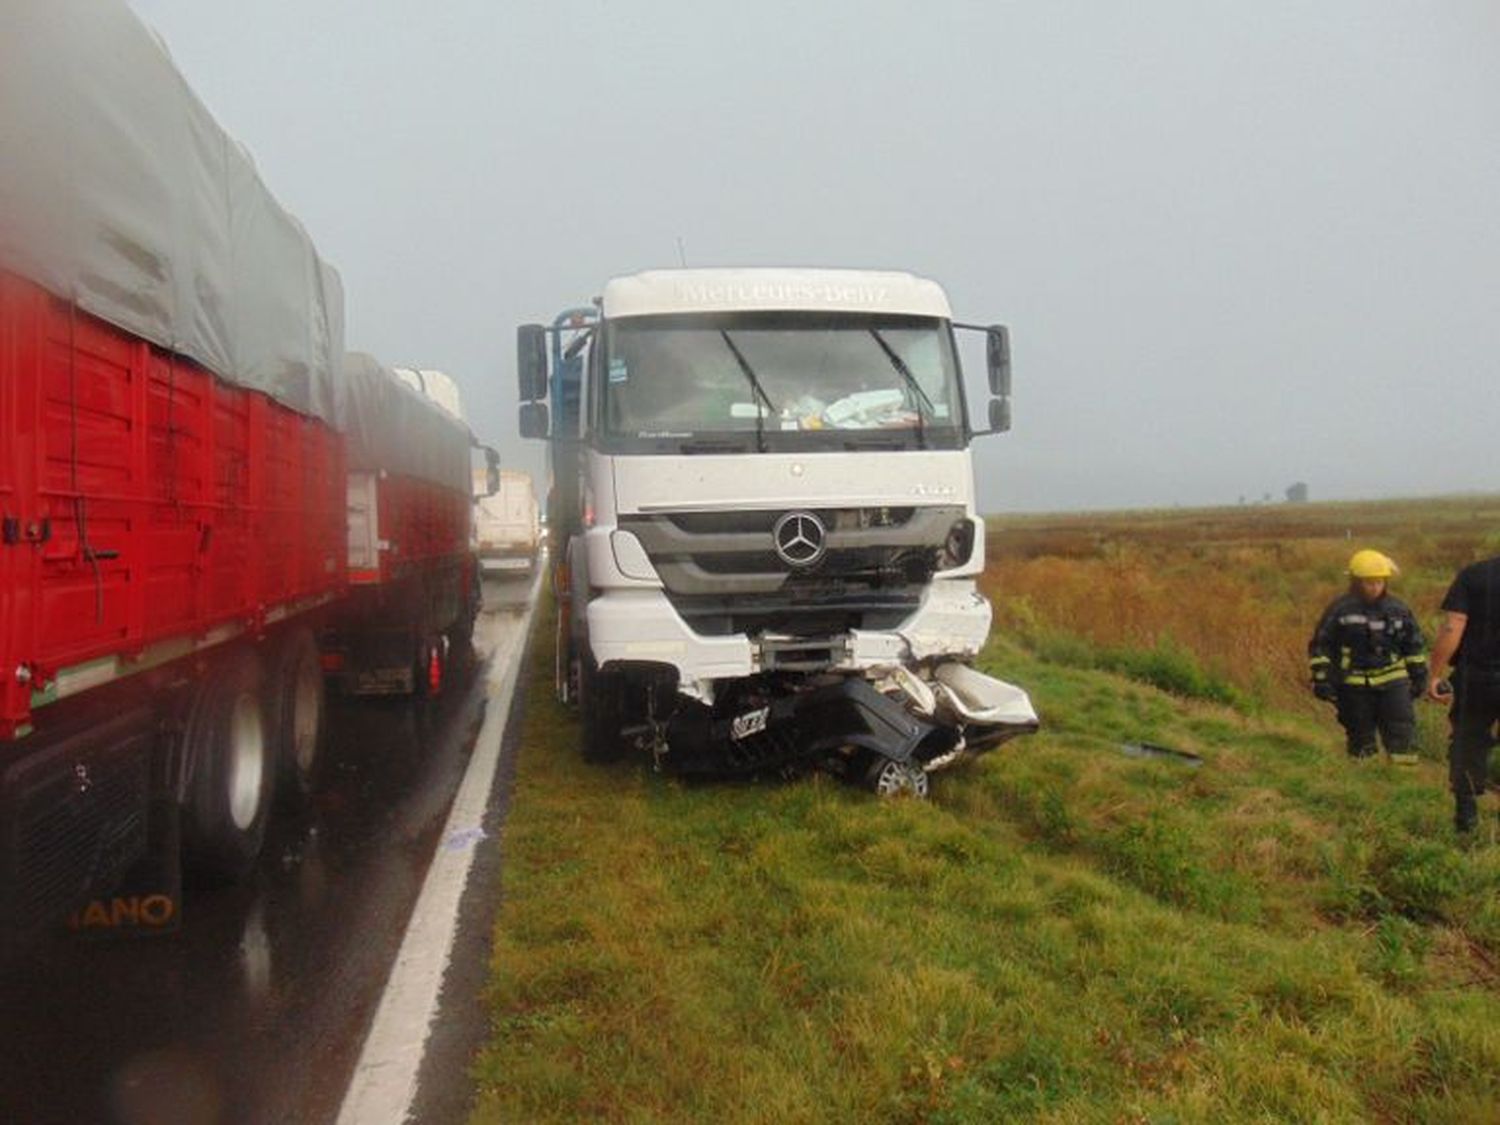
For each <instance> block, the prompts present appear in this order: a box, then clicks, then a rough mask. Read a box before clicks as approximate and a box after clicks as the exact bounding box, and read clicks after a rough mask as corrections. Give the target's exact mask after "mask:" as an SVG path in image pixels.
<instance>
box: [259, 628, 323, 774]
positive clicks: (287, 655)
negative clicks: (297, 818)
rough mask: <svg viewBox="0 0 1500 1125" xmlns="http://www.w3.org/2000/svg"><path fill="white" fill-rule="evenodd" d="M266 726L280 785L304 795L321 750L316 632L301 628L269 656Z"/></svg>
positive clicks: (320, 672)
mask: <svg viewBox="0 0 1500 1125" xmlns="http://www.w3.org/2000/svg"><path fill="white" fill-rule="evenodd" d="M268 664H269V668H270V687H269V689H268V690H267V692H266V729H267V731H268V732H269V734H270V739H271V745H272V753H271V761H273V762H274V763H276V769H277V773H278V776H279V778H280V781H281V787H282V790H283V791H284V792H285V793H286V795H287V796H290V797H293V798H301V797H306V796H307V795H308V794H310V793H311V792H312V791H313V787H314V785H315V783H316V781H317V775H318V767H319V766H320V765H321V764H322V760H323V759H322V749H323V716H324V692H323V665H322V663H321V662H320V660H319V659H318V646H317V643H316V642H315V641H314V640H313V637H312V633H310V632H309V631H308V630H306V629H298V630H297V631H296V632H295V633H293V634H292V635H291V636H290V637H288V638H287V639H286V640H285V642H284V643H282V645H281V646H280V647H279V648H277V649H276V650H275V651H274V652H273V653H272V655H271V658H270V660H269V662H268Z"/></svg>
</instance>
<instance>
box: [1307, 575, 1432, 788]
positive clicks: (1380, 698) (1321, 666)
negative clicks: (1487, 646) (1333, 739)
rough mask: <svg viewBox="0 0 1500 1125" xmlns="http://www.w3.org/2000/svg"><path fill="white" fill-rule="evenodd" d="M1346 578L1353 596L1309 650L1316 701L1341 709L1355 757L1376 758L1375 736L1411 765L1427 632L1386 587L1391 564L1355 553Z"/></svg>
mask: <svg viewBox="0 0 1500 1125" xmlns="http://www.w3.org/2000/svg"><path fill="white" fill-rule="evenodd" d="M1348 573H1349V590H1348V592H1347V593H1345V594H1343V595H1342V596H1341V597H1338V598H1335V599H1334V601H1333V603H1332V604H1331V605H1330V606H1329V607H1328V608H1327V609H1326V610H1324V611H1323V616H1322V618H1321V619H1320V620H1319V621H1318V627H1317V629H1315V630H1314V631H1313V636H1312V640H1311V641H1310V642H1309V643H1308V646H1307V655H1308V665H1309V667H1310V670H1311V672H1312V690H1313V694H1314V695H1315V696H1317V697H1318V698H1319V699H1321V700H1324V701H1326V702H1329V703H1333V704H1335V705H1337V707H1338V717H1339V724H1340V725H1341V726H1342V727H1343V728H1344V733H1345V735H1346V736H1347V742H1348V747H1349V756H1350V757H1352V758H1369V757H1372V756H1373V755H1374V754H1375V752H1376V750H1377V749H1378V745H1377V740H1376V736H1377V734H1378V735H1379V741H1380V742H1383V743H1384V744H1385V751H1386V753H1387V754H1389V755H1390V756H1391V761H1393V762H1397V763H1400V764H1402V765H1411V764H1413V763H1415V762H1416V760H1417V756H1416V754H1415V753H1414V752H1413V750H1412V740H1413V736H1414V734H1415V732H1416V716H1415V713H1414V712H1413V710H1412V700H1413V699H1415V698H1416V697H1417V696H1419V695H1421V694H1422V693H1423V692H1424V691H1426V690H1427V658H1426V656H1425V655H1424V654H1423V651H1422V648H1423V645H1422V629H1421V627H1420V626H1419V625H1418V624H1417V620H1416V618H1415V617H1413V616H1412V613H1411V610H1409V609H1408V608H1407V607H1406V603H1404V602H1403V601H1401V600H1400V599H1399V598H1395V597H1392V596H1391V594H1390V592H1389V590H1388V588H1387V587H1388V585H1389V582H1390V580H1391V578H1392V577H1394V576H1395V575H1396V574H1397V573H1399V572H1398V570H1397V568H1396V564H1395V563H1394V562H1392V561H1391V560H1390V559H1389V558H1387V557H1386V556H1385V555H1383V554H1381V553H1380V552H1379V551H1371V550H1363V551H1356V552H1354V555H1353V557H1352V558H1350V560H1349V571H1348Z"/></svg>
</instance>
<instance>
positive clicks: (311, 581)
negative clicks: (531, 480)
mask: <svg viewBox="0 0 1500 1125" xmlns="http://www.w3.org/2000/svg"><path fill="white" fill-rule="evenodd" d="M5 25H6V26H5V31H4V34H3V35H0V944H7V945H14V944H16V943H17V942H18V941H20V940H21V939H23V938H24V937H25V936H26V935H27V934H28V933H34V932H37V931H39V930H40V929H41V928H43V927H45V926H47V925H49V924H53V923H55V922H57V921H59V920H60V919H61V918H62V917H64V916H66V915H67V914H68V913H69V912H70V911H76V910H78V909H79V908H80V907H83V906H85V904H87V905H86V908H85V909H83V910H82V911H81V912H80V913H78V914H75V919H76V920H78V921H79V922H80V923H81V924H82V925H84V926H96V925H97V926H111V925H121V926H125V925H129V926H140V927H168V926H170V925H172V924H173V923H175V921H176V919H177V918H178V916H179V915H180V896H179V894H178V884H179V875H180V871H181V869H182V865H185V866H186V868H187V869H188V870H190V871H197V872H199V873H201V874H203V875H204V876H206V877H209V878H214V879H224V878H232V877H235V876H237V875H239V874H242V873H243V872H245V871H246V870H247V869H248V867H249V865H250V864H251V863H252V862H253V860H254V858H255V856H256V854H257V853H258V851H259V848H260V846H261V842H262V840H263V838H264V832H265V825H266V820H267V816H268V815H269V808H270V804H271V795H272V789H273V785H274V783H275V780H276V778H277V777H278V776H280V777H282V778H284V779H287V780H288V782H289V784H290V785H291V786H292V787H293V788H295V787H297V786H305V785H306V784H308V782H309V780H310V778H311V776H312V774H313V771H314V769H315V766H316V760H317V750H318V746H319V741H320V739H319V736H320V732H321V728H322V725H323V721H324V719H323V686H324V674H323V668H324V665H325V664H340V663H342V664H343V666H346V667H347V666H349V665H350V664H358V663H360V662H366V663H369V662H372V661H371V658H369V657H367V656H365V651H366V649H369V650H371V651H372V652H373V651H376V650H378V649H379V647H380V645H382V644H384V643H386V641H387V639H388V638H389V637H390V636H392V635H405V636H407V637H408V638H416V639H414V640H412V639H409V641H408V644H409V647H415V646H416V645H417V644H418V643H420V644H422V645H425V646H426V647H425V648H423V649H422V650H421V651H420V652H419V653H418V654H417V655H415V656H413V655H411V654H410V653H407V654H405V655H406V664H407V667H408V680H409V681H410V683H409V685H408V686H415V685H416V684H418V683H420V682H426V683H429V684H432V683H435V682H436V680H437V679H440V673H441V657H442V656H443V655H444V654H446V652H447V648H446V645H447V644H448V643H451V642H452V641H453V640H454V639H457V638H460V637H462V636H463V635H464V631H465V629H466V628H467V627H468V625H469V624H470V623H471V622H472V607H473V603H474V598H475V591H474V589H473V587H472V578H473V561H472V556H471V554H470V551H469V542H468V539H469V526H468V510H469V504H470V498H471V484H470V474H469V470H468V464H469V444H470V440H471V439H470V438H469V435H468V431H467V429H466V428H464V427H462V426H461V425H459V426H458V427H457V428H455V427H453V426H447V427H446V428H445V427H444V426H443V425H442V419H441V418H438V417H434V416H431V415H432V412H431V411H429V410H428V409H427V406H426V404H425V403H424V402H423V401H422V400H421V399H420V397H419V396H416V395H413V394H412V393H411V392H409V391H407V390H406V389H405V388H399V384H397V386H398V389H399V390H400V392H401V394H402V395H405V396H407V397H405V398H396V399H391V400H390V401H387V400H388V399H390V395H389V394H387V392H386V390H382V389H377V390H376V391H374V392H369V391H368V388H366V387H363V386H361V387H360V389H359V390H357V391H356V392H353V393H351V392H350V389H349V387H350V384H349V381H348V380H347V379H346V375H345V370H344V356H343V328H342V310H343V305H342V294H341V290H340V286H339V282H338V278H337V275H336V274H335V273H334V272H333V271H332V270H331V269H330V268H329V267H327V266H326V265H325V264H324V263H323V262H322V261H321V259H320V258H319V257H318V255H317V253H316V251H315V249H314V248H313V245H312V243H311V241H310V239H309V238H308V236H307V235H306V233H305V232H304V231H303V229H302V228H301V226H300V225H299V224H298V223H297V222H296V220H295V219H293V218H292V217H291V216H290V215H288V214H287V213H286V212H285V211H284V210H283V209H282V208H281V207H280V206H279V205H278V204H277V202H276V201H275V199H274V198H273V197H272V196H271V195H270V193H269V192H268V191H267V190H266V188H265V187H264V186H263V184H262V183H261V181H260V179H259V177H258V175H257V174H256V171H255V169H254V166H253V164H252V163H251V161H250V159H249V157H248V156H247V155H246V154H245V153H244V152H243V150H241V149H240V148H239V147H238V146H237V145H236V144H235V143H234V142H233V141H232V140H231V139H230V138H228V137H227V136H225V135H224V134H223V132H222V131H221V130H220V129H219V127H218V126H217V124H215V122H214V121H213V119H212V117H211V116H210V115H209V114H208V112H207V111H206V110H205V109H204V107H203V106H202V104H201V103H199V102H198V101H197V99H196V98H195V97H194V96H193V95H192V93H191V92H190V91H189V89H188V87H187V85H186V83H185V82H184V80H183V79H182V77H181V75H180V74H178V72H177V71H176V69H175V68H174V67H173V65H172V63H171V61H170V59H169V58H168V57H167V55H166V52H165V51H164V50H163V48H162V47H161V45H160V44H159V42H158V41H157V40H156V38H155V37H154V36H153V35H152V34H151V33H150V32H148V31H147V30H146V29H145V28H144V27H143V26H142V25H141V24H140V23H139V22H138V21H137V20H136V19H135V17H134V16H133V15H132V14H131V13H130V11H129V9H128V8H127V7H126V6H125V4H124V3H122V2H120V0H48V3H46V4H7V5H6V6H5ZM377 382H378V381H377ZM392 393H394V392H392ZM372 398H373V400H375V401H377V403H378V404H379V406H378V409H375V410H373V411H372V410H371V409H370V408H369V403H370V401H371V400H372ZM351 450H352V455H351ZM450 462H452V464H450ZM460 463H461V464H462V466H463V469H462V472H459V471H458V469H457V467H456V466H457V465H458V464H460ZM351 468H352V469H354V470H355V472H354V475H353V476H351V475H350V473H349V469H351ZM368 480H374V481H376V482H378V489H377V498H376V508H377V513H376V516H377V528H376V530H378V533H379V540H380V542H379V544H378V548H379V549H378V550H377V551H376V552H375V554H374V555H373V556H369V557H367V556H364V555H361V556H359V557H358V558H357V560H356V565H355V567H354V571H353V574H352V575H351V573H350V557H349V551H350V541H351V527H352V525H351V522H350V520H349V519H348V518H347V505H348V501H349V498H350V489H351V487H352V486H351V481H360V482H363V481H368ZM358 487H363V485H362V484H361V485H359V486H358ZM355 589H358V591H359V596H358V598H355V597H351V591H352V590H355ZM320 646H321V647H320ZM435 648H440V649H441V651H440V652H439V654H438V659H437V660H436V661H435V660H434V658H433V651H434V649H435ZM417 668H420V669H421V671H422V673H423V675H424V676H425V677H426V678H425V680H419V679H418V677H417V676H416V673H415V669H417ZM179 861H180V862H179ZM101 895H103V896H104V897H102V898H100V897H99V896H101Z"/></svg>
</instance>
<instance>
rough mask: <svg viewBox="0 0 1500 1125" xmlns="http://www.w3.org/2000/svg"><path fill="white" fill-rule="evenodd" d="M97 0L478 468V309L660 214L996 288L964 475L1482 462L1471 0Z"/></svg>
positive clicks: (1485, 146) (818, 254)
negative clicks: (990, 395) (999, 430)
mask: <svg viewBox="0 0 1500 1125" xmlns="http://www.w3.org/2000/svg"><path fill="white" fill-rule="evenodd" d="M132 5H133V7H134V8H135V10H136V11H137V12H138V13H139V14H140V15H141V16H142V17H143V18H144V19H145V20H146V22H147V23H149V24H151V25H152V26H153V27H154V28H156V29H157V31H158V32H159V33H160V34H161V36H162V37H163V38H164V39H165V41H166V42H167V45H168V47H169V48H170V49H171V51H172V53H173V56H174V58H175V59H176V61H177V64H178V66H179V67H180V68H181V69H182V70H183V72H184V73H185V74H186V75H187V78H188V80H189V82H190V83H191V84H192V85H193V87H194V88H195V89H196V91H197V92H198V94H199V96H200V97H202V98H203V99H204V101H205V102H206V103H207V104H208V105H209V107H210V108H211V109H212V110H213V112H214V114H215V115H216V116H217V117H218V119H219V121H220V122H221V123H222V124H223V125H224V126H225V128H226V129H227V130H228V131H229V132H230V133H231V134H232V135H234V136H235V137H236V138H238V139H239V140H240V141H241V142H243V143H244V144H245V145H246V147H247V148H248V149H249V150H250V151H251V152H252V153H253V155H254V156H255V159H256V161H257V164H258V166H259V167H260V170H261V173H262V175H263V177H264V178H265V180H266V182H267V184H268V185H269V186H270V188H271V189H272V191H273V192H275V193H276V195H277V196H278V197H279V198H280V199H281V200H282V202H283V203H284V204H285V205H286V206H287V207H288V208H289V209H290V210H292V211H293V212H294V213H295V214H296V215H297V216H298V217H299V218H300V219H301V220H302V221H303V223H304V224H305V225H306V226H307V228H308V230H309V231H310V232H311V233H312V236H313V238H314V239H315V241H316V242H317V244H318V246H319V249H320V250H321V251H322V253H323V255H324V256H325V257H327V258H328V259H329V260H330V261H331V262H332V263H333V264H334V265H336V266H337V267H338V269H339V270H340V272H341V273H342V275H343V279H344V285H345V291H346V301H347V315H348V344H349V346H350V347H351V348H355V349H360V350H366V351H370V352H373V353H374V354H376V355H377V356H379V357H380V358H381V359H382V360H384V361H385V362H386V363H389V364H401V365H419V366H424V367H440V368H442V369H444V370H446V371H448V372H449V373H450V374H452V375H453V376H454V377H455V378H456V379H457V380H458V381H459V383H460V385H461V386H462V388H463V391H464V396H465V403H466V408H467V412H468V414H469V418H470V421H471V423H472V425H473V426H474V428H475V430H476V431H477V432H478V433H479V434H480V435H481V437H482V438H484V439H485V440H488V441H490V442H491V443H493V444H495V445H496V446H497V447H498V448H499V449H500V452H501V456H502V459H503V460H504V462H505V463H506V464H508V465H510V466H512V467H521V468H531V469H533V470H539V469H540V467H541V465H542V447H541V446H540V445H539V444H537V443H528V442H522V441H521V440H520V438H519V437H518V436H517V435H516V425H515V414H516V398H515V371H514V356H515V343H514V335H515V326H516V325H517V324H519V323H523V322H526V321H538V320H550V319H551V316H552V315H553V313H554V312H556V311H557V310H558V309H560V308H562V307H564V306H566V305H570V304H576V303H579V302H581V301H586V300H587V299H588V298H590V297H592V296H593V295H595V294H597V293H598V292H599V291H600V288H601V286H602V284H603V282H604V280H605V279H606V278H608V277H610V276H611V275H614V274H619V273H628V272H634V271H636V270H639V269H646V268H653V267H661V266H672V265H676V264H678V259H679V240H681V246H682V250H683V252H684V253H685V256H686V259H687V261H688V263H689V264H691V265H695V266H709V265H822V266H856V267H876V268H895V269H908V270H912V271H914V272H917V273H921V274H925V275H927V276H931V277H933V278H936V279H937V280H938V281H940V282H941V283H942V284H943V285H944V287H945V288H946V289H947V291H948V294H949V297H950V300H951V301H952V303H953V306H954V310H955V313H956V314H957V315H958V316H959V317H960V318H962V319H970V320H981V321H999V322H1004V323H1007V324H1009V325H1010V326H1011V330H1012V339H1013V350H1014V358H1015V402H1014V410H1015V429H1014V431H1013V432H1012V433H1010V434H1007V435H1004V436H1001V437H991V438H983V439H980V440H979V442H977V443H976V447H975V455H976V466H977V472H978V476H979V489H980V497H979V498H980V506H981V508H982V509H983V510H986V511H1015V510H1047V509H1071V508H1105V507H1138V506H1139V507H1146V506H1159V505H1170V504H1216V503H1231V504H1232V503H1235V502H1236V501H1237V500H1238V499H1239V498H1240V497H1241V496H1246V497H1249V498H1251V499H1259V498H1260V497H1261V496H1262V495H1263V494H1264V493H1267V492H1269V493H1273V494H1274V495H1275V496H1276V498H1278V499H1279V498H1280V496H1281V492H1282V489H1283V488H1284V487H1285V486H1286V485H1288V484H1290V483H1291V482H1293V481H1297V480H1302V481H1306V482H1307V483H1308V484H1309V485H1310V486H1311V489H1312V495H1313V498H1314V499H1326V498H1335V497H1380V496H1391V495H1412V494H1428V493H1438V492H1448V491H1459V490H1488V491H1494V490H1497V489H1500V448H1497V447H1500V425H1497V420H1500V378H1497V376H1500V5H1496V4H1494V3H1492V2H1491V0H1453V2H1450V3H1437V2H1431V0H1429V2H1425V3H1418V2H1415V0H1413V2H1396V0H1389V2H1384V3H1381V2H1376V0H1325V2H1323V3H1319V4H1307V3H1303V2H1299V3H1291V2H1285V0H1276V2H1258V3H1254V4H1247V3H1233V4H1232V3H1205V2H1202V0H1172V2H1157V3H1152V4H1150V5H1123V4H1117V3H1106V2H1098V3H1077V2H1073V3H1057V2H1051V0H1049V2H1046V3H1043V2H1040V0H1038V2H1036V3H1027V4H1001V3H993V2H986V3H958V2H954V0H948V2H934V3H927V4H922V5H918V4H915V3H896V2H892V0H879V2H876V0H862V2H852V0H850V2H841V3H817V2H812V0H798V2H789V0H755V2H754V3H748V4H733V5H731V4H728V3H702V2H699V3H687V2H683V3H665V2H656V0H651V2H646V0H637V2H634V3H619V2H611V0H594V2H586V0H564V2H558V3H540V2H538V3H530V4H520V3H496V2H494V0H441V3H432V4H420V3H415V2H405V3H403V2H399V0H256V2H254V3H239V2H231V0H132ZM1127 9H1129V10H1127ZM1138 9H1144V10H1138ZM978 375H979V373H978V372H971V378H970V380H969V385H970V387H971V388H974V389H976V390H977V388H978V385H979V383H980V382H981V381H982V380H981V379H979V378H978ZM980 413H981V415H982V408H981V411H980Z"/></svg>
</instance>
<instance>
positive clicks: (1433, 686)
mask: <svg viewBox="0 0 1500 1125" xmlns="http://www.w3.org/2000/svg"><path fill="white" fill-rule="evenodd" d="M1423 698H1424V699H1426V700H1428V701H1430V702H1432V703H1447V702H1448V701H1449V700H1450V699H1452V698H1453V685H1452V684H1450V683H1449V682H1448V681H1447V680H1438V679H1434V680H1432V681H1431V682H1430V683H1429V684H1428V685H1427V691H1426V692H1425V693H1424V694H1423Z"/></svg>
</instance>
